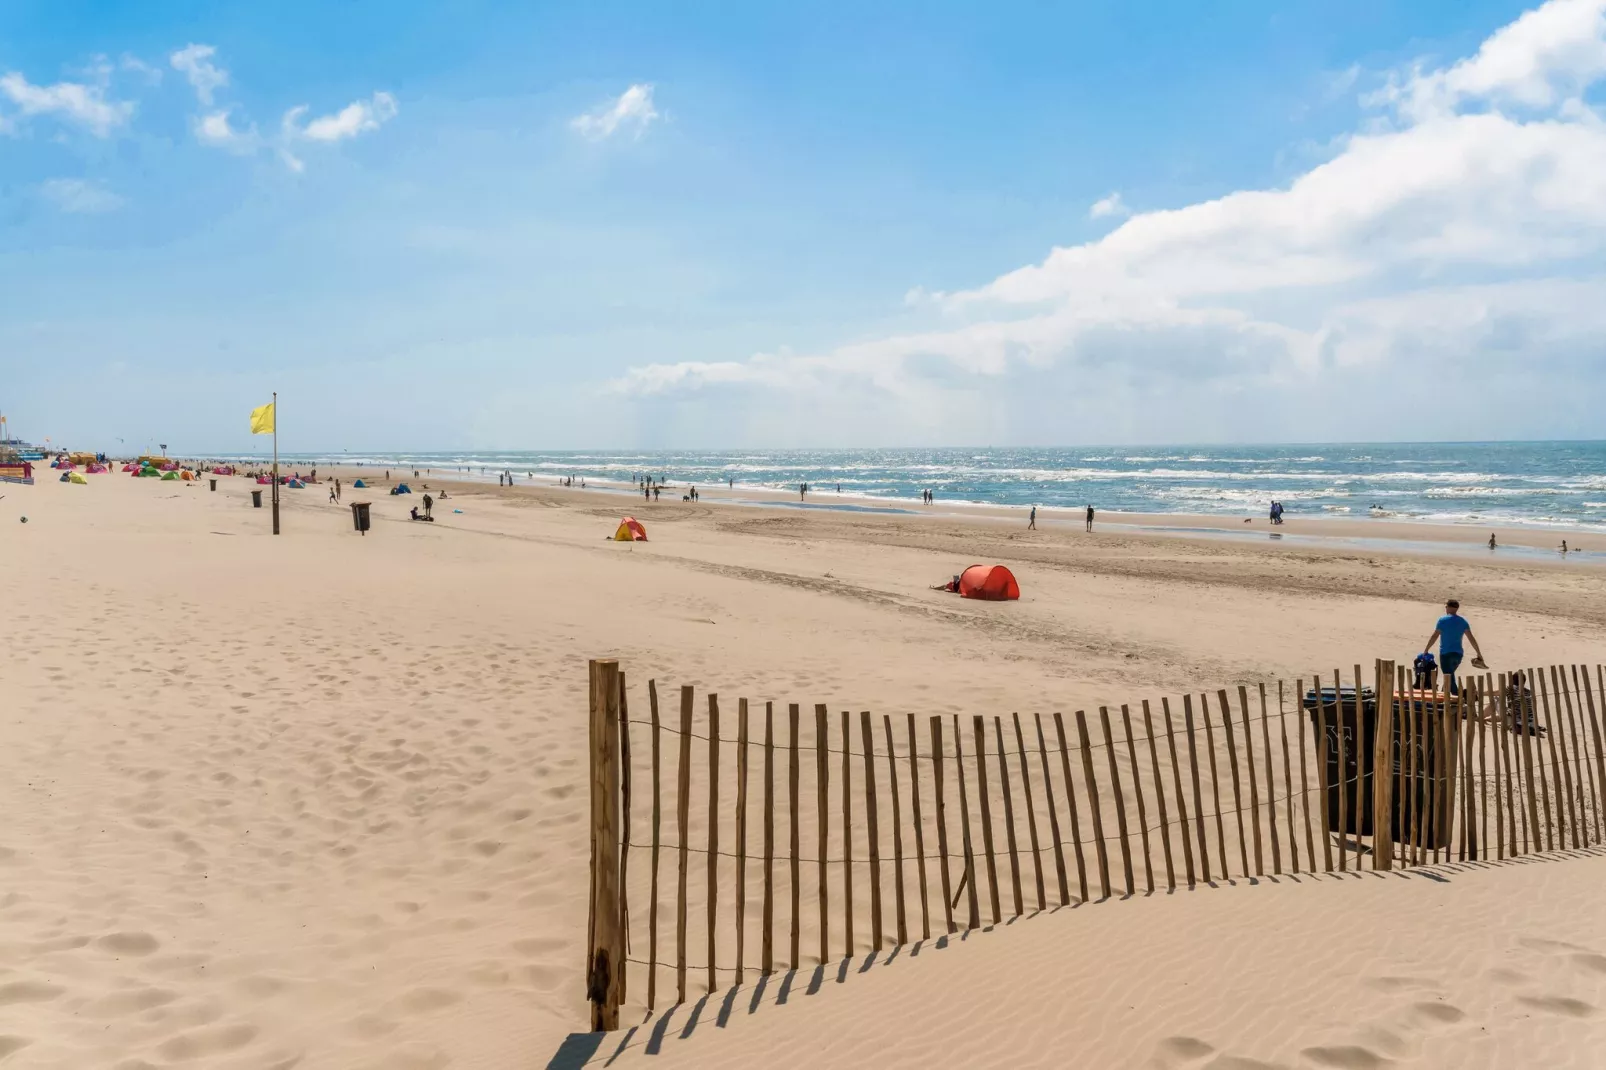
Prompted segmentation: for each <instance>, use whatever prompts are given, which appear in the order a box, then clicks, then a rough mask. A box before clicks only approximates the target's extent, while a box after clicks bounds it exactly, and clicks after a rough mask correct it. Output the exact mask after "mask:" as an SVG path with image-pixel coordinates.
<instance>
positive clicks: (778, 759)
mask: <svg viewBox="0 0 1606 1070" xmlns="http://www.w3.org/2000/svg"><path fill="white" fill-rule="evenodd" d="M1357 692H1360V693H1362V695H1363V701H1362V703H1361V706H1362V707H1363V709H1364V708H1366V707H1369V706H1372V705H1373V704H1374V702H1375V696H1383V700H1382V701H1381V702H1375V708H1376V716H1375V717H1364V716H1357V708H1356V702H1355V695H1356V694H1357ZM673 694H674V692H673V691H671V690H669V689H667V688H660V687H659V685H658V682H657V681H649V682H648V683H647V686H646V688H645V694H644V695H637V696H634V697H635V701H634V702H633V703H632V702H631V701H630V699H631V697H632V696H631V695H630V689H629V687H628V686H627V683H626V680H625V674H624V673H622V672H620V671H619V669H618V666H617V664H616V663H614V662H611V661H598V662H593V663H592V668H591V745H592V759H591V784H592V792H591V801H592V811H591V837H592V871H591V901H590V903H591V910H590V925H589V928H590V940H589V944H588V951H587V962H586V976H587V991H588V996H589V998H590V1000H591V1003H592V1008H593V1016H592V1023H593V1027H594V1028H598V1029H603V1028H607V1029H611V1028H616V1027H617V1024H618V1019H619V1013H620V1008H621V1006H628V1007H630V1008H632V1009H634V1010H636V1011H641V1012H651V1011H653V1010H655V1009H657V1008H659V1007H660V1006H661V1005H663V1003H664V1002H665V994H666V993H668V992H669V991H670V988H669V986H670V985H671V984H672V985H673V992H674V998H673V1002H685V1001H687V1000H688V999H695V998H699V997H700V996H702V995H703V994H705V993H710V992H714V991H717V990H719V989H720V988H721V987H722V986H729V985H733V984H740V983H742V981H743V980H744V978H745V976H746V974H745V971H746V969H747V968H748V966H749V962H748V961H747V955H748V949H749V948H750V947H753V946H757V947H758V948H759V949H760V950H759V953H758V957H757V963H756V967H757V972H758V974H759V975H760V977H764V976H768V975H770V974H773V973H776V972H777V971H789V970H800V969H809V968H815V967H820V968H824V967H829V966H831V965H833V964H837V965H840V964H842V963H843V962H844V961H845V960H847V959H852V958H856V957H858V956H860V955H864V954H874V953H877V952H880V951H882V950H885V949H889V948H891V947H894V946H896V945H899V944H904V943H907V942H908V941H909V940H910V939H920V940H927V939H931V938H933V937H936V938H939V939H940V938H942V937H944V936H945V935H948V934H953V933H957V932H960V931H961V930H963V929H967V928H978V927H981V926H982V925H984V924H999V923H1002V922H1004V921H1006V920H1008V919H1010V918H1013V917H1016V916H1019V915H1022V914H1025V913H1029V912H1036V911H1042V910H1046V909H1054V908H1057V907H1063V906H1070V905H1074V904H1077V903H1080V902H1083V901H1087V900H1089V899H1095V900H1102V899H1111V898H1125V897H1128V896H1132V895H1139V894H1151V893H1156V892H1160V893H1169V892H1172V891H1175V890H1177V889H1185V888H1190V887H1194V886H1195V885H1197V884H1215V883H1218V882H1222V881H1228V882H1231V881H1237V880H1243V879H1250V880H1254V879H1260V878H1264V877H1278V876H1282V875H1285V874H1287V875H1292V874H1314V873H1331V872H1335V871H1336V872H1343V871H1347V870H1351V869H1361V868H1370V869H1384V870H1386V869H1392V868H1396V867H1404V866H1418V865H1433V864H1438V863H1444V862H1454V861H1475V860H1480V859H1506V858H1513V857H1517V856H1520V855H1525V854H1531V853H1535V852H1539V851H1552V850H1566V849H1571V848H1578V847H1586V846H1591V845H1594V844H1599V843H1601V842H1602V840H1603V837H1606V815H1603V813H1602V794H1603V792H1606V750H1603V739H1606V670H1603V669H1602V667H1601V666H1598V665H1597V666H1591V667H1586V666H1581V665H1567V666H1548V667H1544V668H1536V669H1525V670H1523V671H1521V672H1520V673H1501V674H1498V675H1495V674H1488V673H1485V674H1483V675H1480V676H1475V677H1466V678H1463V680H1462V681H1461V687H1460V692H1459V694H1448V693H1445V692H1444V691H1442V690H1439V689H1436V688H1429V689H1424V690H1420V691H1419V690H1413V689H1412V688H1411V686H1410V681H1409V679H1408V674H1407V672H1406V670H1405V669H1403V668H1401V667H1397V666H1395V665H1394V664H1393V663H1392V662H1386V661H1379V662H1376V663H1375V664H1374V667H1373V670H1372V672H1371V674H1370V675H1369V677H1368V678H1363V674H1362V671H1361V667H1360V666H1358V665H1357V666H1353V667H1352V670H1351V671H1348V672H1345V671H1335V672H1333V673H1331V674H1323V673H1313V674H1312V675H1311V676H1310V677H1309V678H1302V679H1296V680H1294V681H1293V684H1292V686H1291V687H1290V686H1289V685H1288V684H1287V683H1286V682H1276V683H1275V684H1271V685H1268V684H1265V683H1259V684H1256V685H1254V686H1253V687H1250V686H1239V687H1237V688H1235V689H1232V690H1228V689H1218V690H1216V691H1214V692H1213V693H1211V692H1199V693H1197V694H1188V695H1183V696H1180V698H1181V701H1180V703H1177V702H1174V701H1173V700H1171V699H1170V698H1164V699H1161V700H1160V701H1159V702H1158V704H1155V703H1152V702H1151V701H1149V700H1144V701H1142V702H1139V703H1137V704H1126V705H1121V706H1117V707H1110V706H1101V707H1098V708H1097V709H1096V710H1095V711H1094V712H1093V713H1091V714H1089V713H1088V712H1087V711H1085V710H1077V711H1074V712H1073V714H1072V715H1071V717H1070V718H1069V721H1070V727H1069V728H1068V726H1067V718H1066V717H1064V716H1062V715H1061V714H1060V713H1053V714H1052V715H1049V716H1047V717H1045V716H1044V715H1042V714H1038V713H1030V714H1027V715H1026V717H1025V719H1024V720H1023V719H1022V716H1021V715H1020V714H1018V713H1015V712H1011V713H1009V714H1008V715H1007V716H1005V715H992V716H970V717H957V716H948V717H938V716H921V715H917V714H914V713H909V712H906V711H900V714H899V715H898V716H894V715H893V714H890V713H883V714H880V715H876V714H875V713H873V712H872V711H867V710H862V709H861V710H857V711H853V710H839V711H835V712H833V711H832V709H831V708H830V707H829V706H827V705H823V704H821V705H816V706H815V707H814V717H813V719H812V724H809V723H807V722H805V721H803V719H802V718H801V715H800V707H799V706H798V705H796V704H788V705H787V706H786V708H785V711H784V713H783V712H782V710H781V708H780V707H779V706H778V705H777V704H776V703H774V702H771V701H763V702H762V704H760V703H758V702H750V701H749V700H748V699H747V698H742V699H740V700H738V702H737V704H736V709H737V724H736V725H735V726H734V730H733V729H732V726H730V724H729V719H728V718H726V719H725V720H724V721H723V722H722V720H721V717H720V711H721V700H720V697H719V696H718V695H717V694H707V695H704V696H703V697H702V701H701V702H699V701H698V696H697V694H696V693H695V691H694V689H693V688H692V687H691V686H682V687H681V688H680V689H679V708H680V716H679V719H678V725H677V724H676V721H675V719H674V718H672V717H664V716H661V714H660V710H659V702H660V697H661V696H662V699H663V700H664V701H672V697H671V696H672V695H673ZM643 699H644V700H645V701H643ZM1179 705H1180V708H1181V716H1180V717H1179V716H1178V715H1177V708H1178V706H1179ZM644 707H645V709H644ZM725 707H726V708H727V709H728V708H729V703H728V702H726V703H725ZM632 708H634V710H635V714H634V715H632V714H631V713H630V710H631V709H632ZM699 709H702V710H703V711H704V712H703V714H702V716H698V713H697V711H698V710H699ZM760 709H762V713H759V712H758V711H759V710H760ZM750 713H751V716H750ZM777 721H779V722H780V723H779V724H778V723H777ZM777 751H780V752H781V753H779V754H777V753H776V752H777ZM1201 751H1202V752H1203V754H1202V755H1201V753H1200V752H1201ZM668 762H673V763H674V767H673V768H672V769H669V768H664V766H665V764H666V763H668ZM755 781H756V782H757V783H755ZM643 786H646V789H647V791H648V793H649V794H650V798H649V799H646V800H642V798H641V795H642V792H643ZM705 801H706V805H703V803H704V802H705ZM633 811H634V812H633ZM670 813H672V814H673V815H674V820H673V827H671V823H670V822H669V821H668V820H666V816H667V814H670ZM642 818H645V820H642ZM1318 842H1319V843H1320V850H1319V851H1318V849H1317V843H1318ZM805 845H806V847H805ZM692 856H695V862H696V865H693V864H692V863H693V857H692ZM643 863H645V864H643ZM666 867H672V868H673V869H674V879H673V880H671V878H670V874H668V873H661V872H660V871H661V869H663V868H666ZM694 874H695V877H694ZM666 900H667V901H666ZM632 904H634V905H635V907H636V910H635V912H632V911H631V909H630V908H631V905H632ZM669 910H672V911H673V917H674V919H675V924H674V931H673V933H672V934H671V933H669V932H666V931H664V927H663V926H660V924H659V917H660V912H661V911H669ZM642 919H645V922H644V923H643V920H642ZM866 919H868V926H866V925H864V921H865V920H866ZM856 921H858V922H859V924H858V925H857V926H856V925H855V922H856ZM777 933H781V934H783V935H782V936H781V938H780V939H779V940H778V939H777ZM804 948H808V949H809V950H808V953H807V954H806V955H805V954H804ZM627 974H629V975H632V977H633V980H632V983H630V984H629V985H628V986H627V985H626V975H627Z"/></svg>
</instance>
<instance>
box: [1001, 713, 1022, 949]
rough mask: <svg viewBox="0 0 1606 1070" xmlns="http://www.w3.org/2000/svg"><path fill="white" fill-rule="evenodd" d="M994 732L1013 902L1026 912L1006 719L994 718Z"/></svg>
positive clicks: (1018, 909)
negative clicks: (1021, 886) (1021, 880)
mask: <svg viewBox="0 0 1606 1070" xmlns="http://www.w3.org/2000/svg"><path fill="white" fill-rule="evenodd" d="M993 733H994V735H996V736H997V739H998V790H999V794H1001V795H1003V797H1004V840H1005V842H1006V843H1007V844H1008V845H1009V881H1010V887H1011V889H1013V891H1014V893H1015V895H1014V899H1013V900H1012V902H1013V903H1014V905H1015V915H1014V916H1017V917H1018V916H1019V915H1021V914H1024V913H1026V904H1025V903H1024V902H1023V901H1022V899H1021V890H1020V851H1019V849H1018V847H1019V845H1018V844H1017V842H1016V839H1015V800H1014V792H1012V791H1011V790H1010V787H1009V755H1007V754H1005V753H1004V719H1003V718H1002V717H994V718H993Z"/></svg>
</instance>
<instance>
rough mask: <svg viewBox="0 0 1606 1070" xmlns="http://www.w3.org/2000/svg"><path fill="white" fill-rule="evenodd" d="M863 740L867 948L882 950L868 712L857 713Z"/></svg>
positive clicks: (877, 824)
mask: <svg viewBox="0 0 1606 1070" xmlns="http://www.w3.org/2000/svg"><path fill="white" fill-rule="evenodd" d="M859 724H860V728H861V729H862V732H861V735H862V737H863V740H864V828H865V839H866V844H867V846H868V847H869V854H870V950H871V951H880V950H881V931H882V930H881V824H880V811H879V808H878V807H877V805H876V795H877V792H876V776H875V736H874V734H873V733H872V732H871V731H870V711H869V710H861V711H860V712H859Z"/></svg>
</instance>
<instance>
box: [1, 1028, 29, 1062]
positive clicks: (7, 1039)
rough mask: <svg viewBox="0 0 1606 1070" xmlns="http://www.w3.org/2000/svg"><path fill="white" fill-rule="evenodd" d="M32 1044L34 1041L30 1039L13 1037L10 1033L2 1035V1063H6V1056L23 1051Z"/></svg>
mask: <svg viewBox="0 0 1606 1070" xmlns="http://www.w3.org/2000/svg"><path fill="white" fill-rule="evenodd" d="M32 1043H33V1040H32V1039H30V1038H28V1037H18V1036H12V1035H11V1034H9V1033H0V1062H4V1061H5V1059H6V1056H8V1055H10V1054H12V1053H13V1052H17V1051H21V1050H22V1049H23V1048H26V1047H27V1046H28V1045H29V1044H32Z"/></svg>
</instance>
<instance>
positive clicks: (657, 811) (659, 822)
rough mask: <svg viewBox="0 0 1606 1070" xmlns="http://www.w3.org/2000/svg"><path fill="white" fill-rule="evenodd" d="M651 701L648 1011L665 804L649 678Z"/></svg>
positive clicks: (654, 686) (654, 985)
mask: <svg viewBox="0 0 1606 1070" xmlns="http://www.w3.org/2000/svg"><path fill="white" fill-rule="evenodd" d="M647 704H648V705H649V706H650V707H651V710H652V886H651V891H650V892H649V893H648V899H649V900H650V902H649V903H648V906H647V1010H648V1011H649V1012H650V1011H651V1010H652V1009H653V1007H654V1006H655V1005H656V1004H657V1002H658V852H659V841H660V837H661V836H662V833H663V805H662V803H661V801H660V800H661V796H660V793H659V790H658V780H659V754H658V752H659V750H660V749H661V748H660V746H659V732H658V681H656V680H648V681H647Z"/></svg>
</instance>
